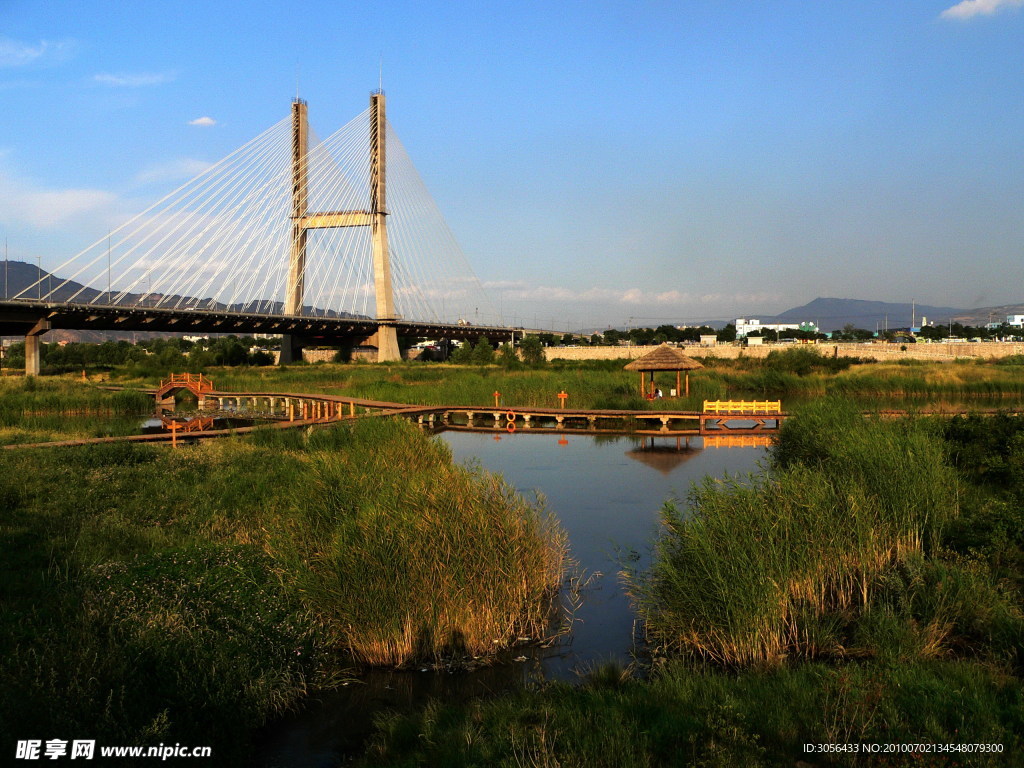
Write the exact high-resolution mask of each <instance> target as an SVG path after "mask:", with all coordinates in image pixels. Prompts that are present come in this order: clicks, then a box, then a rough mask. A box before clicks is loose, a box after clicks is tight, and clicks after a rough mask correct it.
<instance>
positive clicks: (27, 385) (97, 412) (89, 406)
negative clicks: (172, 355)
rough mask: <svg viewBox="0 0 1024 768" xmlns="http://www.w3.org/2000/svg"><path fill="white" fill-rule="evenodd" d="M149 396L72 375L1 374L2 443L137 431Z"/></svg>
mask: <svg viewBox="0 0 1024 768" xmlns="http://www.w3.org/2000/svg"><path fill="white" fill-rule="evenodd" d="M152 412H153V398H152V397H151V396H149V395H145V394H143V393H141V392H138V391H135V390H124V391H120V392H110V391H106V390H102V389H98V388H96V387H93V386H89V385H87V384H83V383H81V382H80V381H79V380H78V379H73V378H48V377H47V378H16V379H15V378H3V379H0V445H5V444H10V443H36V442H48V441H53V440H66V439H70V438H78V437H109V436H111V435H131V434H137V433H138V431H139V424H140V422H141V417H142V416H143V415H144V414H146V413H152Z"/></svg>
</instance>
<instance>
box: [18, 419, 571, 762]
mask: <svg viewBox="0 0 1024 768" xmlns="http://www.w3.org/2000/svg"><path fill="white" fill-rule="evenodd" d="M0 501H2V503H3V507H4V509H5V515H4V518H3V521H2V525H0V535H2V548H3V553H4V558H3V565H2V574H0V597H2V603H3V607H4V611H3V619H2V621H0V686H2V688H3V690H4V692H5V694H4V696H3V698H2V700H0V737H2V740H3V742H4V743H5V744H8V745H13V744H14V743H15V741H16V740H17V739H19V738H26V734H27V735H29V736H31V735H32V734H49V735H52V736H54V737H56V736H60V735H61V734H67V733H76V734H83V735H88V737H89V738H96V739H97V741H98V742H99V743H105V744H150V743H152V744H155V743H157V742H159V741H164V742H169V743H174V742H181V743H193V744H207V743H211V740H212V739H214V738H215V741H214V743H215V744H216V747H215V749H216V753H215V757H216V760H217V764H218V765H235V764H245V763H246V762H247V758H246V755H247V750H248V740H249V738H250V735H251V733H252V731H253V729H254V728H256V727H257V726H259V725H260V724H262V723H263V722H265V721H266V720H267V719H268V718H271V717H274V716H276V715H279V714H280V713H282V712H284V711H286V710H288V709H290V708H292V707H295V706H297V705H298V703H299V702H300V701H302V700H303V699H304V698H306V697H307V696H309V695H310V694H311V693H313V692H315V691H317V690H324V689H328V688H330V687H332V686H335V685H337V684H339V683H340V682H343V681H344V680H345V679H347V678H348V677H349V676H350V674H351V673H350V670H352V669H354V668H356V667H357V666H358V665H361V664H383V665H389V666H395V665H398V666H401V665H406V664H410V663H417V664H423V663H426V664H444V665H456V666H458V665H462V664H474V663H482V662H486V660H487V658H489V657H490V656H491V655H492V654H494V653H496V652H499V651H501V650H502V649H506V648H509V647H510V646H514V645H516V644H517V643H518V642H520V641H519V638H521V637H531V638H537V637H542V636H544V634H545V633H547V632H552V631H557V627H552V626H551V624H550V620H551V614H550V598H551V596H552V595H553V594H554V593H555V592H556V591H557V589H558V587H559V585H560V583H561V579H562V571H563V568H564V557H565V542H564V537H563V535H562V534H561V532H560V530H559V528H558V526H557V524H556V523H555V522H554V521H553V519H552V518H551V517H550V516H549V515H547V513H546V512H545V511H544V510H543V509H540V508H537V507H535V506H531V505H528V504H526V503H525V502H524V501H523V500H522V499H521V498H519V497H518V496H517V495H516V494H515V493H514V491H513V490H512V489H510V488H509V487H508V486H506V485H505V484H504V483H502V482H501V481H500V480H499V479H497V478H496V477H494V476H493V475H489V474H487V473H484V472H482V471H473V470H467V469H464V468H460V467H456V466H454V465H453V464H452V462H451V457H450V454H449V453H448V452H447V451H446V450H445V449H444V446H443V445H441V444H440V443H438V442H437V441H433V440H431V439H429V438H428V437H427V436H425V435H424V434H422V433H421V432H420V431H419V430H417V429H416V428H415V427H413V426H411V425H409V424H405V423H402V422H399V421H393V420H367V421H363V420H360V421H359V422H358V423H355V424H352V425H344V426H338V427H336V428H333V429H330V430H324V431H320V432H315V433H311V434H305V433H295V432H293V433H287V434H283V433H280V432H274V431H270V430H265V431H258V432H257V433H255V434H254V435H253V436H251V437H250V438H248V439H245V440H242V439H227V440H223V441H217V442H213V443H209V444H204V445H197V446H194V447H191V448H189V450H187V451H169V450H167V449H161V448H157V447H152V446H144V445H143V446H140V445H132V444H112V445H96V446H84V447H77V448H68V449H47V450H31V449H26V450H24V451H18V452H5V453H4V454H3V455H2V456H0Z"/></svg>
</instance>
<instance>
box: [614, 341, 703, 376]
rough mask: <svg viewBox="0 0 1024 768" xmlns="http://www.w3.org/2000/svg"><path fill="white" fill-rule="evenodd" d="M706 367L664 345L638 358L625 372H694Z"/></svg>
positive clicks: (628, 365)
mask: <svg viewBox="0 0 1024 768" xmlns="http://www.w3.org/2000/svg"><path fill="white" fill-rule="evenodd" d="M703 367H704V366H703V365H701V364H700V363H698V362H697V361H696V360H694V359H693V358H692V357H687V356H686V355H684V354H683V353H682V352H680V351H679V350H678V349H676V348H675V347H670V346H669V345H668V344H662V345H661V346H660V347H658V348H657V349H653V350H651V351H650V352H648V353H647V354H646V355H644V356H643V357H638V358H637V359H636V360H634V361H632V362H631V363H627V364H626V366H625V368H624V370H627V371H692V370H694V369H695V368H703Z"/></svg>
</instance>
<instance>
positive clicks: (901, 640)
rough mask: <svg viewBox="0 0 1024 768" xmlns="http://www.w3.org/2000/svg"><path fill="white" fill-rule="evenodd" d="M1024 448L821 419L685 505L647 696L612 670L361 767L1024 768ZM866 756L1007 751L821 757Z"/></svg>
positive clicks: (411, 734)
mask: <svg viewBox="0 0 1024 768" xmlns="http://www.w3.org/2000/svg"><path fill="white" fill-rule="evenodd" d="M983 433H988V434H989V436H988V438H984V437H983V436H982V435H983ZM1022 436H1024V419H1020V418H1012V419H1011V418H1010V417H1006V421H1005V423H1004V422H1001V421H999V420H998V419H997V420H989V419H980V418H976V419H961V420H953V421H940V420H934V421H928V420H923V419H917V420H910V419H902V420H891V421H883V420H878V419H865V418H864V417H862V416H860V415H859V413H858V412H857V410H856V409H855V408H854V407H853V406H851V405H850V404H849V403H844V402H841V401H836V400H823V401H821V402H818V403H815V404H813V405H811V406H809V407H807V408H805V409H803V410H801V412H800V413H799V414H798V415H797V417H796V418H794V419H791V420H789V421H787V422H786V425H785V427H784V429H783V431H782V434H781V436H780V439H779V441H778V443H777V445H776V447H775V448H774V449H773V450H772V453H771V458H770V462H769V466H768V467H767V468H766V470H765V471H764V472H763V473H761V474H759V475H757V476H755V477H749V478H727V479H725V480H708V481H706V482H705V483H703V484H701V485H699V486H697V487H696V488H694V489H693V491H692V493H691V495H690V498H689V504H688V505H687V506H686V507H685V508H682V507H680V506H679V505H678V504H671V505H667V507H666V510H665V523H666V525H665V528H664V530H663V533H662V534H661V536H660V537H659V540H658V542H657V548H656V556H655V562H654V565H653V566H652V568H651V569H650V571H648V572H645V573H638V572H632V573H630V574H629V575H628V577H627V578H628V581H629V583H630V585H631V587H632V590H633V593H634V596H635V599H636V601H637V603H638V608H639V611H640V613H641V615H642V616H643V618H645V619H646V622H647V630H648V633H649V636H650V638H651V640H652V643H653V645H652V648H651V654H652V657H653V658H652V659H651V661H652V665H651V669H650V670H649V676H648V678H647V679H645V680H639V679H634V678H633V677H632V676H631V675H630V674H629V672H628V671H623V670H621V669H610V668H605V669H600V670H597V672H596V673H594V674H592V675H590V676H589V678H588V679H586V680H585V681H584V685H583V687H582V688H581V689H579V688H573V687H570V686H566V685H563V684H554V685H548V686H545V687H544V688H542V689H540V690H536V691H523V692H519V693H516V694H513V695H510V696H506V697H503V698H500V699H497V700H492V701H483V702H477V703H474V704H471V705H468V706H467V705H458V706H455V705H450V706H449V705H443V704H441V703H435V704H433V705H431V706H429V707H427V708H426V709H425V710H424V711H423V712H420V713H417V714H415V715H411V716H398V715H395V716H392V717H389V718H383V719H382V720H381V721H380V729H379V732H378V734H377V736H376V737H375V738H374V740H373V743H372V745H371V749H370V750H369V751H368V753H367V755H366V756H365V759H364V761H363V763H362V764H364V765H381V764H387V765H396V766H403V765H407V766H413V765H424V764H444V765H450V766H470V765H508V766H518V765H573V766H576V765H579V766H583V765H587V766H590V765H594V766H645V767H646V766H663V765H664V766H668V765H680V766H681V765H700V766H734V765H744V766H772V765H793V764H799V763H798V761H801V760H803V761H805V762H806V763H807V764H809V765H841V766H860V765H879V766H882V765H886V766H887V765H904V764H909V763H911V762H912V763H913V764H920V765H935V766H954V765H964V766H1004V765H1014V764H1016V762H1015V761H1018V760H1019V756H1020V755H1021V754H1022V750H1024V740H1022V736H1021V734H1024V686H1022V682H1024V681H1022V678H1021V674H1022V669H1024V657H1022V648H1024V611H1022V607H1024V606H1022V601H1021V586H1022V573H1024V567H1022V566H1024V557H1022V555H1024V546H1022V544H1024V542H1022V538H1024V534H1021V530H1022V529H1021V526H1020V525H1019V523H1020V521H1021V517H1020V512H1019V511H1018V510H1019V509H1020V500H1021V494H1022V490H1024V461H1021V460H1020V456H1022V455H1024V451H1022V449H1021V448H1020V446H1021V445H1024V437H1022ZM976 437H977V438H979V439H980V447H977V450H975V447H976V446H974V439H975V438H976ZM1007 477H1010V478H1012V480H1011V481H1009V482H1008V481H1007ZM851 742H867V743H877V744H890V743H896V744H900V743H905V744H913V743H926V744H928V743H931V744H946V743H955V744H970V743H979V744H997V745H1000V746H1001V749H1002V751H1001V752H998V753H972V754H961V753H950V754H937V753H930V754H929V753H925V754H917V755H909V754H908V755H902V754H901V755H892V754H884V753H880V754H877V755H873V756H872V755H865V754H863V753H859V754H852V753H840V752H835V753H831V754H828V755H809V754H805V753H804V752H803V745H804V744H805V743H815V744H820V743H833V744H837V743H851Z"/></svg>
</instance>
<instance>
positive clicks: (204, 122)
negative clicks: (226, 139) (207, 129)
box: [188, 115, 217, 126]
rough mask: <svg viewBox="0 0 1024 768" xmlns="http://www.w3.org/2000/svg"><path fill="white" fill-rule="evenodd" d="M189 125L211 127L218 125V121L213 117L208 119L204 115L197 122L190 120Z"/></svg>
mask: <svg viewBox="0 0 1024 768" xmlns="http://www.w3.org/2000/svg"><path fill="white" fill-rule="evenodd" d="M188 124H189V125H202V126H210V125H216V124H217V121H216V120H214V119H213V118H212V117H207V116H206V115H203V116H202V117H197V118H196V119H195V120H189V121H188Z"/></svg>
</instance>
